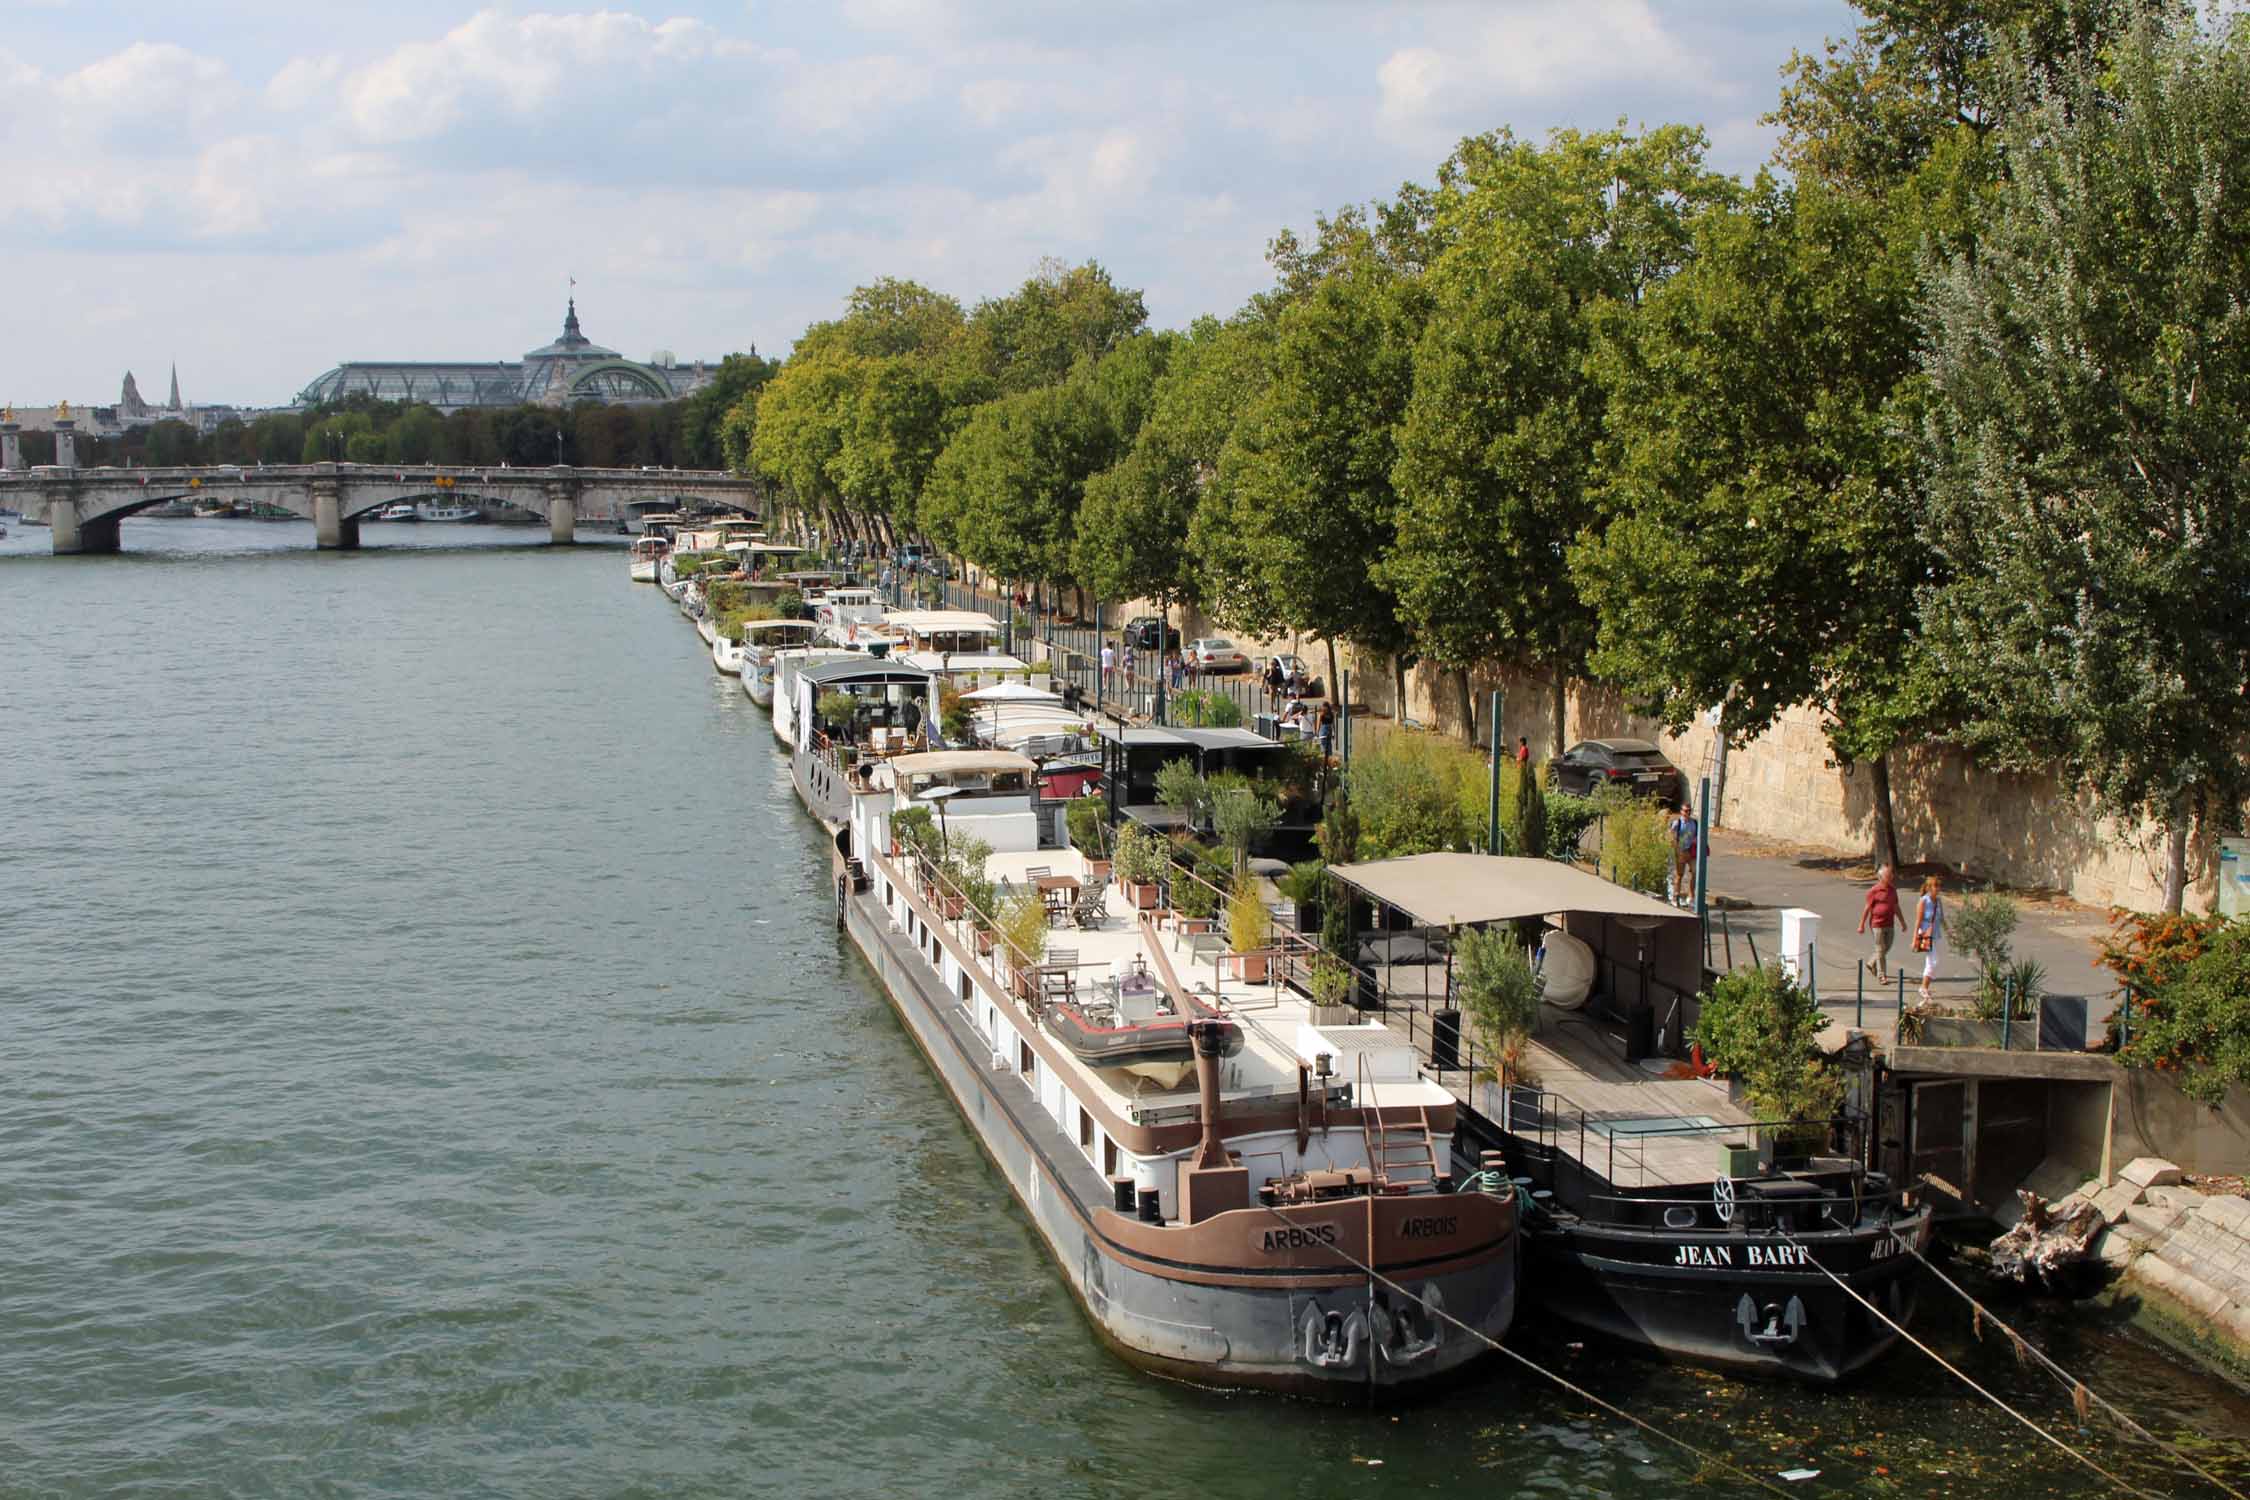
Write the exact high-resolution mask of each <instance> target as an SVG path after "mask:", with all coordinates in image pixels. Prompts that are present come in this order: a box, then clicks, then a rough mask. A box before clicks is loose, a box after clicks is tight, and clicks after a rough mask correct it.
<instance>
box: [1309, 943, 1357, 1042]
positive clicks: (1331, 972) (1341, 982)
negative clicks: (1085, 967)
mask: <svg viewBox="0 0 2250 1500" xmlns="http://www.w3.org/2000/svg"><path fill="white" fill-rule="evenodd" d="M1305 987H1306V988H1307V989H1308V990H1309V991H1310V992H1311V994H1312V1004H1313V1013H1312V1023H1313V1024H1314V1025H1315V1026H1349V1025H1350V1024H1351V1023H1352V1017H1353V1011H1352V1004H1351V1000H1352V971H1351V967H1350V965H1348V964H1346V963H1345V962H1344V961H1343V960H1342V959H1340V958H1333V957H1331V956H1329V955H1328V954H1326V953H1323V954H1321V955H1319V956H1318V957H1317V958H1315V959H1314V960H1313V961H1312V963H1311V964H1310V965H1309V966H1307V968H1306V970H1305Z"/></svg>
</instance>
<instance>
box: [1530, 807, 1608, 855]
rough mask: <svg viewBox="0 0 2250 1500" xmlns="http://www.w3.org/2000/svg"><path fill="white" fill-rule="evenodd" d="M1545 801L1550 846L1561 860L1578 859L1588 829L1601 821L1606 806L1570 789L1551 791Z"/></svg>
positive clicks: (1548, 844) (1548, 843)
mask: <svg viewBox="0 0 2250 1500" xmlns="http://www.w3.org/2000/svg"><path fill="white" fill-rule="evenodd" d="M1541 800H1543V801H1544V802H1545V803H1546V806H1547V847H1548V848H1549V849H1550V850H1552V851H1553V852H1554V854H1555V857H1556V858H1558V859H1576V858H1577V857H1578V850H1579V846H1580V845H1581V844H1582V843H1584V842H1585V838H1586V830H1587V829H1589V828H1591V827H1593V826H1594V825H1595V824H1596V823H1599V822H1600V821H1601V818H1602V805H1601V804H1600V803H1599V802H1596V801H1595V800H1594V799H1593V798H1591V797H1579V796H1575V795H1573V794H1571V793H1569V792H1556V791H1550V792H1548V793H1547V794H1546V795H1545V797H1544V798H1542V799H1541Z"/></svg>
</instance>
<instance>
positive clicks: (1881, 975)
mask: <svg viewBox="0 0 2250 1500" xmlns="http://www.w3.org/2000/svg"><path fill="white" fill-rule="evenodd" d="M1898 924H1899V909H1898V881H1897V879H1896V877H1895V876H1894V875H1893V874H1892V872H1891V867H1890V866H1889V865H1885V866H1883V868H1881V869H1880V870H1877V871H1876V872H1875V884H1874V885H1873V886H1871V887H1869V888H1868V892H1867V903H1866V904H1865V905H1864V906H1862V907H1861V908H1860V909H1859V930H1860V931H1861V932H1870V931H1872V933H1873V935H1874V939H1875V982H1876V983H1877V984H1881V983H1883V982H1884V981H1885V980H1887V979H1889V978H1890V968H1891V929H1892V928H1894V927H1896V926H1898Z"/></svg>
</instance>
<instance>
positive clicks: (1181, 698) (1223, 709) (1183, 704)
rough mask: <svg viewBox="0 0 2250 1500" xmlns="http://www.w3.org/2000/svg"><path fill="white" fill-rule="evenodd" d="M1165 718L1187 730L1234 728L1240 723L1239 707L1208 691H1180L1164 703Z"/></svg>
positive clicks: (1221, 694) (1231, 700)
mask: <svg viewBox="0 0 2250 1500" xmlns="http://www.w3.org/2000/svg"><path fill="white" fill-rule="evenodd" d="M1164 713H1165V717H1166V719H1168V720H1169V721H1170V722H1171V723H1174V724H1182V725H1186V726H1187V727H1189V728H1191V729H1236V728H1239V727H1241V724H1242V706H1241V705H1240V704H1238V703H1236V702H1235V701H1234V700H1233V699H1232V698H1229V697H1228V696H1227V695H1226V694H1224V693H1220V692H1213V691H1212V690H1210V689H1208V688H1182V689H1181V690H1180V691H1179V692H1177V693H1174V694H1172V695H1171V696H1170V697H1168V698H1167V699H1166V700H1165V710H1164Z"/></svg>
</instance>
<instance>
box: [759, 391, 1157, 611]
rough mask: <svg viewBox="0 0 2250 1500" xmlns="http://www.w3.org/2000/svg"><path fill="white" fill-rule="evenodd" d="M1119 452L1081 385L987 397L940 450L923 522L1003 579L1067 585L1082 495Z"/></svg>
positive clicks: (946, 542) (950, 545) (926, 494)
mask: <svg viewBox="0 0 2250 1500" xmlns="http://www.w3.org/2000/svg"><path fill="white" fill-rule="evenodd" d="M783 373H784V375H785V376H786V374H787V372H786V371H784V372H783ZM1114 456H1115V442H1114V440H1113V438H1112V436H1111V434H1110V432H1109V428H1108V424H1107V423H1106V422H1105V421H1104V420H1103V419H1102V415H1101V413H1100V411H1099V410H1098V409H1097V408H1096V407H1095V406H1094V404H1093V403H1092V402H1090V401H1088V400H1086V399H1084V393H1083V391H1073V390H1066V389H1065V388H1063V387H1061V386H1044V387H1041V388H1038V389H1036V390H1030V391H1026V392H1024V393H1022V394H1021V395H1015V396H1004V397H1002V398H1001V399H999V400H997V401H988V402H986V403H985V404H984V405H982V406H980V407H978V408H977V409H976V410H975V411H974V412H973V413H972V414H971V415H970V417H969V420H968V422H967V423H966V424H965V425H964V426H963V427H962V429H961V431H960V433H959V434H958V435H957V436H956V437H955V438H954V439H953V441H952V442H950V443H948V444H947V445H946V448H945V451H944V452H942V453H940V454H939V455H938V458H937V462H936V463H935V465H934V466H933V467H932V469H931V471H930V478H929V483H928V484H927V485H926V486H925V488H924V490H923V493H922V499H921V505H920V510H919V515H920V519H921V521H922V523H923V525H924V526H925V527H926V528H927V529H928V531H929V533H930V535H932V536H933V537H935V538H936V539H937V540H938V541H939V542H940V543H942V544H943V545H944V546H945V547H946V548H947V549H948V550H949V551H953V552H956V553H958V554H960V555H961V556H963V557H966V558H968V559H969V560H970V561H971V562H974V563H976V564H978V565H979V566H981V567H983V568H986V569H988V570H990V571H991V572H993V573H995V574H997V575H998V576H1000V577H1002V578H1022V579H1039V580H1043V581H1045V582H1047V583H1050V584H1053V585H1056V586H1068V585H1070V584H1071V583H1072V582H1073V574H1072V568H1071V540H1072V528H1073V523H1074V521H1075V518H1076V516H1077V511H1078V502H1079V499H1080V497H1081V496H1082V495H1083V494H1084V491H1085V486H1086V481H1087V480H1088V479H1089V478H1090V477H1092V476H1093V475H1094V474H1095V473H1097V472H1099V471H1100V470H1101V469H1102V468H1104V467H1106V466H1107V465H1108V463H1109V462H1110V460H1111V459H1112V458H1113V457H1114Z"/></svg>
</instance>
